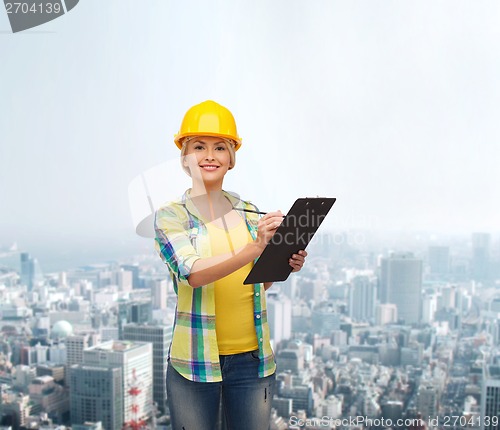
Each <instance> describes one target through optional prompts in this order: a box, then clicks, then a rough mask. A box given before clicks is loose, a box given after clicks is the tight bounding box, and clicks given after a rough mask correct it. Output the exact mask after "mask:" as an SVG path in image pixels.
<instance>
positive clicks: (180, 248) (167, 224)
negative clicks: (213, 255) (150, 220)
mask: <svg viewBox="0 0 500 430" xmlns="http://www.w3.org/2000/svg"><path fill="white" fill-rule="evenodd" d="M185 225H186V224H185V223H183V222H182V214H181V213H179V211H176V210H175V209H174V208H172V207H168V206H167V207H163V208H160V209H158V210H157V211H156V215H155V233H156V237H155V248H156V251H157V252H158V254H159V255H160V257H161V259H162V260H163V262H164V263H165V264H166V265H167V266H168V269H169V270H170V272H171V273H172V275H173V276H175V277H176V278H177V279H178V280H179V281H180V282H187V278H188V276H189V275H190V273H191V269H192V267H193V264H194V262H195V261H196V260H198V259H199V258H201V257H200V255H199V254H198V253H197V251H196V249H195V248H194V246H193V244H192V242H191V240H190V236H189V234H188V231H187V230H186V228H185Z"/></svg>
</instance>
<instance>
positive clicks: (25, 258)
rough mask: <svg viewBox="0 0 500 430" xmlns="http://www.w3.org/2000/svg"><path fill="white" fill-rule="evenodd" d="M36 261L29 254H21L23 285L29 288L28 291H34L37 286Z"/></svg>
mask: <svg viewBox="0 0 500 430" xmlns="http://www.w3.org/2000/svg"><path fill="white" fill-rule="evenodd" d="M35 266H36V259H35V258H32V257H31V256H30V255H29V254H28V253H27V252H21V284H23V285H26V286H27V287H28V291H33V286H34V285H35V270H36V269H35Z"/></svg>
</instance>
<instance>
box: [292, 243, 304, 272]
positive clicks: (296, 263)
mask: <svg viewBox="0 0 500 430" xmlns="http://www.w3.org/2000/svg"><path fill="white" fill-rule="evenodd" d="M306 257H307V252H306V251H304V250H303V249H302V250H300V251H299V252H298V253H297V254H293V255H292V257H291V258H290V260H289V263H290V266H292V268H293V270H292V272H298V271H299V270H300V269H302V266H303V265H304V263H305V261H306Z"/></svg>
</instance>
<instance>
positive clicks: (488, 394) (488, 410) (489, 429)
mask: <svg viewBox="0 0 500 430" xmlns="http://www.w3.org/2000/svg"><path fill="white" fill-rule="evenodd" d="M480 416H481V417H483V420H482V422H481V429H482V430H494V429H495V430H496V429H500V423H498V421H495V422H496V425H494V423H493V422H492V421H491V420H490V421H486V420H485V419H484V418H485V417H490V418H491V417H499V416H500V366H497V365H490V364H486V365H485V366H484V368H483V379H482V390H481V415H480Z"/></svg>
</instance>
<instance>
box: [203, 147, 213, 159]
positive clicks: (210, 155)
mask: <svg viewBox="0 0 500 430" xmlns="http://www.w3.org/2000/svg"><path fill="white" fill-rule="evenodd" d="M205 158H206V159H207V160H214V159H215V157H214V154H213V152H212V150H211V149H209V150H208V151H207V155H206V156H205Z"/></svg>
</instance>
